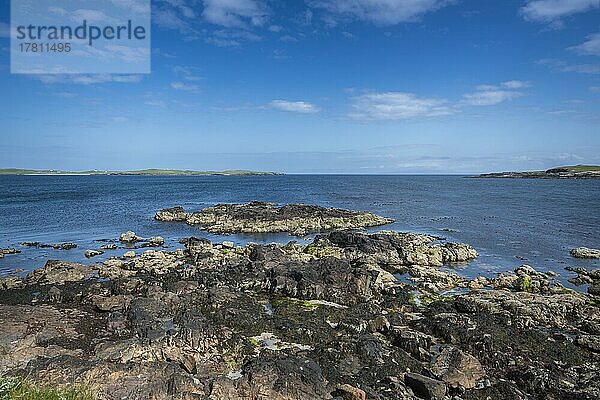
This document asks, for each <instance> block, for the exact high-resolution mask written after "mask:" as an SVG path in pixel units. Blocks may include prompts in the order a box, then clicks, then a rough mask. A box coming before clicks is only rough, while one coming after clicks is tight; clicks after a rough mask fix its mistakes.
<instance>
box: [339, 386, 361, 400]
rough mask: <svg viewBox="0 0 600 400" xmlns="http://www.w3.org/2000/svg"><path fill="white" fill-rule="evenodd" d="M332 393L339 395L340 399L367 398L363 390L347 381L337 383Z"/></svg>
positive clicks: (357, 399) (359, 399) (358, 399)
mask: <svg viewBox="0 0 600 400" xmlns="http://www.w3.org/2000/svg"><path fill="white" fill-rule="evenodd" d="M332 394H333V395H334V396H337V397H340V398H341V399H342V400H367V394H366V393H365V391H364V390H361V389H359V388H355V387H354V386H352V385H349V384H347V383H345V384H343V385H339V386H338V387H337V388H336V390H335V391H334V392H333V393H332Z"/></svg>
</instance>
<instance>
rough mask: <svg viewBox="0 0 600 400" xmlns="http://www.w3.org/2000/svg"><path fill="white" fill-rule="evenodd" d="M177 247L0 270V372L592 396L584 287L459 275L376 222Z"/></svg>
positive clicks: (233, 395)
mask: <svg viewBox="0 0 600 400" xmlns="http://www.w3.org/2000/svg"><path fill="white" fill-rule="evenodd" d="M186 218H187V217H186ZM124 239H125V241H131V240H133V239H142V238H139V237H137V235H135V234H133V233H132V232H128V233H125V234H124V235H122V237H121V240H122V241H123V240H124ZM142 240H148V239H142ZM181 244H182V248H180V249H177V250H175V251H164V250H156V249H151V250H146V251H145V252H144V253H142V254H139V255H135V254H133V255H132V254H127V255H126V256H123V257H113V258H110V259H108V260H106V261H104V262H103V263H98V264H94V265H81V264H75V263H69V262H63V261H48V262H47V264H46V265H45V266H44V267H43V268H41V269H38V270H35V271H33V272H31V273H30V274H29V275H28V276H26V277H21V276H13V277H5V278H2V279H0V376H21V377H28V378H30V379H32V380H34V381H38V382H53V383H55V384H74V383H75V384H77V383H78V384H81V383H83V384H86V385H91V387H93V389H94V391H95V392H96V393H97V395H98V398H100V399H122V398H135V399H250V398H252V399H265V400H266V399H290V400H291V399H353V400H361V399H392V398H393V399H452V400H459V399H464V400H467V399H540V400H541V399H597V398H599V397H600V379H599V377H600V375H599V374H600V313H599V309H598V305H599V304H600V301H599V300H600V297H597V296H595V295H594V294H584V293H577V292H574V291H571V290H568V289H565V288H564V287H562V285H560V283H558V282H556V281H555V280H554V279H553V276H552V274H543V273H539V272H537V271H535V269H533V268H532V267H530V266H521V267H519V268H517V269H516V270H515V272H514V273H512V274H501V275H499V276H497V277H495V278H484V277H478V278H476V279H472V280H469V279H466V278H464V277H461V276H459V275H458V274H456V273H455V272H453V271H452V269H451V267H452V265H454V264H456V263H464V262H468V261H469V260H472V259H473V258H475V257H477V252H476V251H475V249H473V248H472V247H471V246H469V245H467V244H461V243H449V242H446V241H444V240H442V239H441V238H437V237H434V236H430V235H422V234H413V233H399V232H389V231H383V232H380V233H376V234H364V233H358V232H351V231H333V232H330V233H327V234H323V235H319V236H317V237H316V238H315V239H314V240H313V241H312V242H311V243H309V244H297V243H294V242H290V243H288V244H287V245H282V244H271V245H258V244H248V245H246V246H235V245H234V244H233V243H232V242H223V243H220V244H216V243H211V242H209V241H208V240H206V239H201V238H193V237H192V238H187V239H183V240H182V241H181ZM578 272H580V273H581V275H582V276H583V275H584V273H585V274H587V275H586V276H588V277H591V278H590V279H595V277H597V276H600V274H597V271H592V272H589V271H578ZM595 294H597V293H595Z"/></svg>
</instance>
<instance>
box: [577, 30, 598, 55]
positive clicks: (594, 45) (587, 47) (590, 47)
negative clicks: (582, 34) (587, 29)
mask: <svg viewBox="0 0 600 400" xmlns="http://www.w3.org/2000/svg"><path fill="white" fill-rule="evenodd" d="M586 39H587V40H586V41H585V42H583V43H582V44H580V45H578V46H573V47H569V50H573V51H574V52H576V53H577V54H580V55H584V56H586V55H587V56H600V33H594V34H592V35H589V36H587V37H586Z"/></svg>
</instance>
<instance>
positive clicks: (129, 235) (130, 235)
mask: <svg viewBox="0 0 600 400" xmlns="http://www.w3.org/2000/svg"><path fill="white" fill-rule="evenodd" d="M119 240H120V241H121V242H123V243H129V244H131V243H136V242H140V241H142V240H144V239H143V238H142V237H140V236H138V235H136V234H135V232H133V231H127V232H125V233H122V234H121V236H119Z"/></svg>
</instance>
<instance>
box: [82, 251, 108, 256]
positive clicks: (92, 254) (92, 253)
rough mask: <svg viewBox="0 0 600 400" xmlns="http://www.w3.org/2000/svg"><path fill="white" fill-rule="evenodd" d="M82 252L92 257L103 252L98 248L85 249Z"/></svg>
mask: <svg viewBox="0 0 600 400" xmlns="http://www.w3.org/2000/svg"><path fill="white" fill-rule="evenodd" d="M84 254H85V257H86V258H92V257H96V256H99V255H101V254H104V252H103V251H100V250H86V251H85V253H84Z"/></svg>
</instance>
